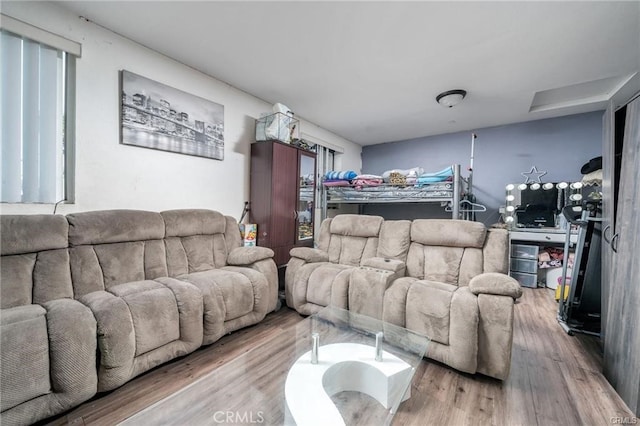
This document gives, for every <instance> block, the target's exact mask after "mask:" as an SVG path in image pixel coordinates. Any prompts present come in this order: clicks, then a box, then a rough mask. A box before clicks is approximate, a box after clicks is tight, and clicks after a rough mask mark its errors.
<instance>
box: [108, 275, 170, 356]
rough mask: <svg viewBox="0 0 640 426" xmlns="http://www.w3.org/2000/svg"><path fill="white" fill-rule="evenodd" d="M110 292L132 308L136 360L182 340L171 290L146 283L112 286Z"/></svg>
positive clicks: (158, 284)
mask: <svg viewBox="0 0 640 426" xmlns="http://www.w3.org/2000/svg"><path fill="white" fill-rule="evenodd" d="M108 291H109V292H110V293H111V294H113V295H114V296H117V297H119V298H121V299H122V300H123V301H124V302H125V303H126V304H127V307H128V308H129V312H130V314H131V319H132V320H133V331H134V337H135V345H136V349H135V356H136V357H137V356H140V355H142V354H144V353H147V352H149V351H151V350H154V349H157V348H159V347H161V346H163V345H166V344H168V343H171V342H173V341H175V340H179V339H180V328H179V324H180V317H179V313H178V301H177V300H176V298H175V296H174V294H173V292H172V291H171V290H170V289H168V288H167V287H165V286H164V285H162V284H160V283H158V282H155V281H151V280H146V281H135V282H129V283H126V284H120V285H116V286H112V287H110V288H109V290H108Z"/></svg>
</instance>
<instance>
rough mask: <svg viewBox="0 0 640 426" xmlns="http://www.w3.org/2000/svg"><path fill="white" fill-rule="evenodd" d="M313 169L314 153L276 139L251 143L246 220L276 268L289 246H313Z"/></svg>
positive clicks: (281, 262)
mask: <svg viewBox="0 0 640 426" xmlns="http://www.w3.org/2000/svg"><path fill="white" fill-rule="evenodd" d="M315 170H316V154H315V153H314V152H311V151H307V150H305V149H302V148H298V147H296V146H293V145H289V144H286V143H283V142H278V141H266V142H256V143H253V144H252V145H251V188H250V201H251V206H250V208H251V210H250V214H249V217H250V222H251V223H256V224H257V225H258V235H257V244H258V245H259V246H261V247H269V248H271V249H272V250H273V251H274V252H275V258H274V260H275V262H276V265H278V267H282V266H284V265H286V264H287V262H288V261H289V258H290V256H289V251H290V250H291V249H292V248H294V247H303V246H307V247H312V246H313V225H314V204H315V203H314V201H315Z"/></svg>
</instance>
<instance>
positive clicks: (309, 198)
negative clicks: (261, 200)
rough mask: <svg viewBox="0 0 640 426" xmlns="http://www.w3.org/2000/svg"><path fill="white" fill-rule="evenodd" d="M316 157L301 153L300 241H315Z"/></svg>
mask: <svg viewBox="0 0 640 426" xmlns="http://www.w3.org/2000/svg"><path fill="white" fill-rule="evenodd" d="M315 171H316V160H315V157H312V156H309V155H305V154H304V153H302V152H301V153H300V184H299V191H298V221H297V228H298V232H297V236H298V241H304V240H312V239H313V216H314V211H313V209H314V196H315Z"/></svg>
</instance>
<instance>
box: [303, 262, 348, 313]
mask: <svg viewBox="0 0 640 426" xmlns="http://www.w3.org/2000/svg"><path fill="white" fill-rule="evenodd" d="M305 266H307V265H305ZM305 266H303V267H302V268H301V271H300V273H301V274H305V272H306V271H305V269H307V270H310V271H311V273H310V274H309V277H308V284H307V301H308V302H311V303H314V304H316V305H320V306H329V305H330V304H331V291H332V289H333V286H334V285H335V284H336V282H341V283H343V285H344V286H347V285H348V282H349V277H350V273H351V272H352V271H353V267H350V266H348V265H340V264H332V263H326V264H323V265H320V266H318V267H316V268H305ZM310 266H311V265H310Z"/></svg>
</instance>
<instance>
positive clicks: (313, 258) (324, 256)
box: [290, 247, 329, 263]
mask: <svg viewBox="0 0 640 426" xmlns="http://www.w3.org/2000/svg"><path fill="white" fill-rule="evenodd" d="M290 254H291V257H297V258H298V259H302V260H304V261H305V262H307V263H317V262H328V261H329V253H327V252H325V251H322V250H320V249H316V248H311V247H295V248H292V249H291V251H290Z"/></svg>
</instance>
